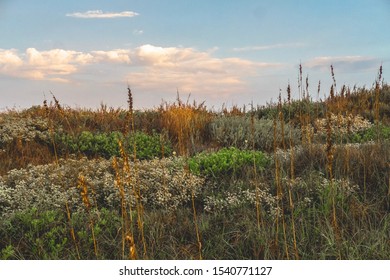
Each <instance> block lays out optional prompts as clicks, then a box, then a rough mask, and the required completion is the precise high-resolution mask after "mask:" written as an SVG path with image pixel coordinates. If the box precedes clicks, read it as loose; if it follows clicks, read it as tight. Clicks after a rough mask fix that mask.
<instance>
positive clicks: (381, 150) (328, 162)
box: [0, 69, 390, 259]
mask: <svg viewBox="0 0 390 280" xmlns="http://www.w3.org/2000/svg"><path fill="white" fill-rule="evenodd" d="M332 72H333V71H332ZM332 78H333V82H334V83H333V85H332V87H331V88H330V90H329V94H327V95H328V97H327V98H326V99H325V100H317V98H315V96H319V95H320V94H321V95H323V92H322V90H321V89H320V85H319V88H318V92H316V93H315V94H312V95H313V96H314V98H312V96H311V95H310V93H309V91H308V85H307V83H308V81H306V83H304V82H303V80H304V79H303V77H302V71H300V74H299V79H298V81H299V86H298V88H297V89H296V90H297V91H298V92H297V93H298V94H299V96H300V98H299V99H298V100H293V99H292V98H291V95H292V91H293V89H291V88H290V86H288V87H287V89H286V92H285V93H283V95H279V98H278V102H276V103H270V104H267V105H266V106H256V105H252V106H250V107H249V108H248V107H246V108H240V107H238V106H235V107H233V108H229V109H227V108H222V109H221V110H219V111H215V110H210V109H208V108H207V107H206V105H205V104H204V103H196V102H184V101H182V100H181V99H180V97H179V96H178V97H177V100H176V101H175V102H172V103H163V104H161V106H160V107H158V108H155V109H151V110H146V111H136V110H133V95H132V93H131V90H130V89H128V104H127V105H128V106H127V109H115V108H108V107H107V106H105V105H102V106H101V108H100V109H98V110H89V109H82V108H78V109H75V108H68V107H66V106H64V105H62V104H61V103H60V102H59V101H58V100H57V99H56V97H55V96H54V95H53V96H52V99H53V100H52V101H51V102H49V101H47V100H44V101H43V104H42V106H35V107H32V108H29V109H26V110H18V111H16V110H8V111H7V112H4V113H1V114H0V176H1V177H0V216H1V218H0V259H390V86H388V85H387V84H385V83H383V80H382V69H380V71H379V73H378V78H377V80H376V81H375V83H374V85H373V87H372V88H370V89H367V88H349V87H347V86H341V87H337V86H336V80H335V77H334V75H333V73H332ZM313 100H316V101H313Z"/></svg>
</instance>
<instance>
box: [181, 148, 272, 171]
mask: <svg viewBox="0 0 390 280" xmlns="http://www.w3.org/2000/svg"><path fill="white" fill-rule="evenodd" d="M254 162H255V166H256V168H258V169H263V168H264V167H265V166H266V165H267V164H268V162H269V159H268V158H267V156H266V155H265V154H264V153H262V152H259V151H249V150H239V149H237V148H234V147H231V148H223V149H221V150H219V151H218V152H215V153H205V152H203V153H201V154H198V155H197V156H195V157H193V158H191V159H190V160H189V163H188V164H189V168H190V170H191V172H193V173H194V174H197V175H199V174H202V175H206V176H211V177H218V176H224V175H239V174H241V173H243V171H244V169H245V168H246V167H248V166H249V167H253V164H254Z"/></svg>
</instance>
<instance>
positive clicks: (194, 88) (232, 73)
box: [127, 45, 280, 98]
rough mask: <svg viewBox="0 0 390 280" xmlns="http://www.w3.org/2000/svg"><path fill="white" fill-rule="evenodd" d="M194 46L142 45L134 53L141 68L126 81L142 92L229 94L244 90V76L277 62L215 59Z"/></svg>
mask: <svg viewBox="0 0 390 280" xmlns="http://www.w3.org/2000/svg"><path fill="white" fill-rule="evenodd" d="M214 51H215V49H213V50H211V51H210V52H202V51H198V50H196V49H193V48H178V47H169V48H164V47H158V46H153V45H143V46H140V47H138V48H137V49H136V50H135V53H134V63H135V64H137V65H140V66H143V68H142V71H137V72H131V73H129V74H128V75H127V80H128V81H129V82H130V83H131V84H134V85H136V86H137V88H139V89H140V90H144V91H156V92H158V91H165V92H167V91H168V92H172V91H174V90H175V89H176V88H178V89H179V90H180V91H181V92H185V93H189V92H192V93H197V94H201V95H207V96H208V98H210V97H212V95H213V96H216V95H218V96H219V97H220V95H221V94H222V95H225V96H227V95H229V94H233V93H234V92H238V91H245V88H246V87H247V86H248V85H247V83H246V79H247V78H249V77H251V76H255V75H258V74H259V73H260V72H261V71H264V69H267V68H274V67H279V66H280V64H271V63H259V62H253V61H250V60H245V59H240V58H217V57H214V56H213V55H212V53H213V52H214Z"/></svg>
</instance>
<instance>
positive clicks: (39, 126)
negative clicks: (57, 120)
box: [0, 116, 50, 146]
mask: <svg viewBox="0 0 390 280" xmlns="http://www.w3.org/2000/svg"><path fill="white" fill-rule="evenodd" d="M14 139H20V140H23V141H32V140H34V139H38V140H41V141H48V140H49V139H50V133H49V125H48V122H47V120H45V119H42V118H29V117H26V118H20V117H15V116H6V117H3V118H1V119H0V146H4V145H5V144H7V143H10V142H12V141H13V140H14Z"/></svg>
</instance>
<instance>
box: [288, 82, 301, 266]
mask: <svg viewBox="0 0 390 280" xmlns="http://www.w3.org/2000/svg"><path fill="white" fill-rule="evenodd" d="M287 105H288V120H289V125H290V126H291V87H290V84H289V85H288V86H287ZM289 141H290V143H289V145H290V182H289V183H288V184H287V188H288V197H289V206H290V212H291V231H292V234H293V242H294V252H295V259H297V260H298V259H299V253H298V246H297V237H296V230H295V218H294V201H293V197H292V190H291V184H292V183H293V182H294V180H295V167H294V147H293V141H292V130H291V129H290V133H289Z"/></svg>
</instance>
